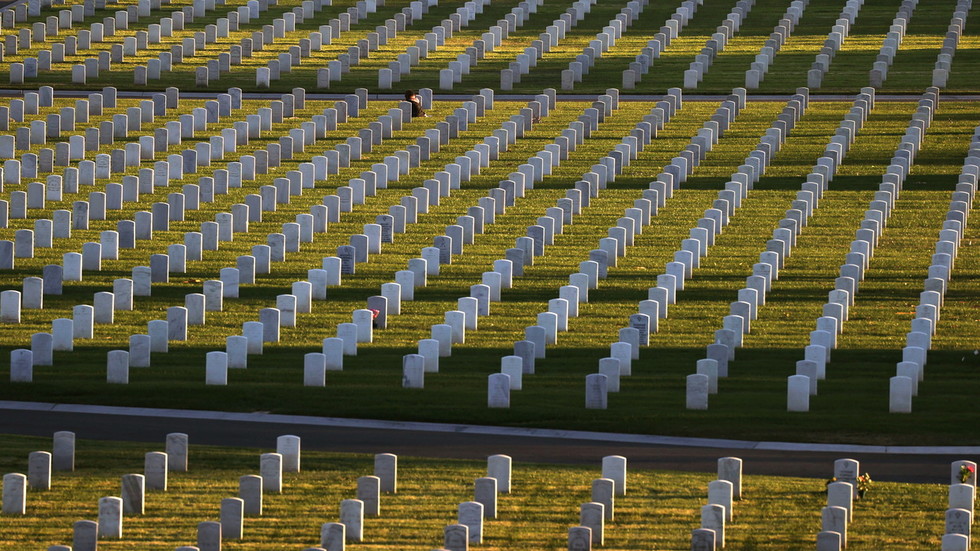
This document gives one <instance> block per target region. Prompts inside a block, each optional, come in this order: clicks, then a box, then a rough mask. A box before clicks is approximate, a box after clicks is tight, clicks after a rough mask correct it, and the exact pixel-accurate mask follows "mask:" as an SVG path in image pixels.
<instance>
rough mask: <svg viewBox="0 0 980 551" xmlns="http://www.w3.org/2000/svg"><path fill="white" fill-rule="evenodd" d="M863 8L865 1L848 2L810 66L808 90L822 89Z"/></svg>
mask: <svg viewBox="0 0 980 551" xmlns="http://www.w3.org/2000/svg"><path fill="white" fill-rule="evenodd" d="M863 6H864V0H847V4H845V5H844V9H842V10H841V12H840V14H839V16H838V19H837V22H836V23H835V24H834V26H833V27H832V28H831V30H830V33H829V34H828V35H827V38H826V39H825V40H824V42H823V46H821V47H820V53H818V54H817V57H816V60H815V61H814V62H813V64H812V65H811V66H810V70H809V71H807V84H806V85H807V87H808V88H820V85H821V84H822V83H823V77H824V75H826V74H827V72H828V71H830V64H831V62H833V60H834V56H836V55H837V52H838V51H840V49H841V47H842V46H843V45H844V40H846V39H847V36H848V34H849V32H850V29H851V26H852V25H854V21H855V20H856V19H857V17H858V14H859V13H860V12H861V8H862V7H863Z"/></svg>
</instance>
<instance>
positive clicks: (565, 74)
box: [511, 0, 697, 90]
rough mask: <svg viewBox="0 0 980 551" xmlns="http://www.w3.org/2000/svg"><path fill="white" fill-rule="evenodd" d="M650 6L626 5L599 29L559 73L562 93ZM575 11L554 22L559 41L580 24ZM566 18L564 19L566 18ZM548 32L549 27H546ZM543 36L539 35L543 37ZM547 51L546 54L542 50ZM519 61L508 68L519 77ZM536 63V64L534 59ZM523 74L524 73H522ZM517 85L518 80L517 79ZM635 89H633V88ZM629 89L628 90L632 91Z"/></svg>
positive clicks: (642, 2) (643, 1) (643, 0)
mask: <svg viewBox="0 0 980 551" xmlns="http://www.w3.org/2000/svg"><path fill="white" fill-rule="evenodd" d="M684 4H690V5H691V6H692V12H693V10H695V9H697V8H696V6H697V3H696V2H685V3H684ZM647 5H649V0H640V1H632V2H628V3H627V5H626V6H624V7H623V8H622V9H620V11H619V13H618V14H616V17H615V18H613V19H610V20H609V22H608V24H607V25H606V26H605V27H603V28H602V30H601V31H600V32H599V33H597V34H596V35H595V38H594V39H593V40H590V41H589V43H588V45H587V46H585V48H583V49H582V53H581V54H578V55H576V56H575V60H574V61H570V62H569V63H568V69H564V70H562V72H561V87H562V90H572V89H574V88H575V83H576V82H582V78H583V76H584V75H587V74H589V72H590V70H591V69H592V67H594V66H595V63H596V60H597V59H598V58H600V57H602V54H604V53H606V52H608V51H609V50H610V49H611V48H612V47H613V46H615V45H616V41H617V40H618V39H620V38H622V37H623V33H624V32H625V31H626V29H628V28H629V27H630V26H632V24H633V22H634V21H636V19H637V18H639V16H640V15H641V14H642V12H643V9H644V8H645V7H646V6H647ZM572 10H576V8H575V7H574V6H573V7H572V8H569V12H566V14H565V15H563V16H562V20H556V21H555V22H554V23H555V24H554V25H553V26H554V27H555V28H556V29H557V30H558V39H562V38H565V34H566V33H567V32H568V31H570V30H571V27H572V26H574V25H575V23H577V22H578V21H580V20H581V18H579V17H578V16H577V13H576V12H572ZM566 15H567V16H568V18H567V19H566V17H565V16H566ZM549 28H550V27H549ZM543 36H544V35H542V37H543ZM557 43H558V40H557V39H556V40H554V45H557ZM545 51H547V50H545ZM521 61H522V60H521V58H520V56H518V63H517V64H516V66H515V64H513V63H512V64H511V70H512V71H514V70H515V69H516V72H515V74H516V75H517V76H518V77H519V76H520V75H521V74H523V73H522V70H523V69H524V67H523V66H522V65H523V64H522V63H521ZM534 62H535V63H537V60H536V59H534ZM524 72H526V71H524ZM518 81H520V78H518ZM634 86H635V85H634ZM632 87H633V86H631V87H630V88H632Z"/></svg>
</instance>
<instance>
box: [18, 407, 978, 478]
mask: <svg viewBox="0 0 980 551" xmlns="http://www.w3.org/2000/svg"><path fill="white" fill-rule="evenodd" d="M58 430H71V431H74V432H75V433H76V434H77V436H78V437H79V438H83V439H93V440H117V441H133V442H159V443H162V442H163V441H164V437H165V435H166V434H167V433H168V432H185V433H187V434H188V435H190V439H191V443H192V444H208V445H218V446H240V447H258V448H266V449H268V448H272V447H274V446H275V438H276V436H278V435H281V434H296V435H299V436H301V437H302V438H303V448H304V449H307V450H323V451H335V452H354V453H381V452H391V453H397V454H400V455H406V456H417V457H446V458H458V459H483V458H485V457H486V456H487V455H492V454H495V453H505V454H508V455H511V456H512V457H514V460H515V461H523V462H540V463H565V464H587V465H599V464H600V460H601V458H602V456H605V455H611V454H618V455H623V456H626V457H627V458H628V459H629V464H630V468H633V469H666V470H681V471H695V472H712V471H714V470H715V469H716V461H717V459H718V458H719V457H725V456H737V457H741V458H742V459H744V460H745V473H746V474H762V475H777V476H804V477H814V478H825V477H829V476H830V474H831V473H832V470H833V461H834V460H835V459H839V458H841V457H850V458H853V459H857V460H859V461H861V469H862V471H867V472H869V473H871V475H872V477H873V478H874V479H876V480H890V481H904V482H929V483H946V484H948V483H949V463H950V462H951V461H954V460H957V459H974V460H975V459H977V457H978V456H980V447H977V446H971V447H966V446H962V447H958V446H953V447H918V446H854V445H839V444H805V443H786V442H750V441H744V440H716V439H706V438H683V437H672V436H653V435H636V434H620V433H602V432H584V431H564V430H551V429H527V428H515V427H494V426H478V425H456V424H439V423H417V422H400V421H381V420H366V419H343V418H334V417H313V416H300V415H277V414H270V413H265V412H253V413H235V412H217V411H196V410H176V409H154V408H126V407H112V406H96V405H76V404H51V403H41V402H13V401H0V433H6V434H21V435H34V436H50V435H51V434H52V433H54V432H55V431H58Z"/></svg>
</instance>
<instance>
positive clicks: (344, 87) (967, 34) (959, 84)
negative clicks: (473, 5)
mask: <svg viewBox="0 0 980 551" xmlns="http://www.w3.org/2000/svg"><path fill="white" fill-rule="evenodd" d="M133 4H135V1H133V0H126V1H123V2H120V3H118V4H114V5H113V6H111V8H110V9H106V10H99V11H98V12H97V13H96V15H95V16H93V17H90V18H87V19H86V20H85V21H84V22H82V23H76V24H75V26H74V28H73V29H62V30H61V31H60V34H59V36H57V37H50V38H48V42H47V43H33V44H31V47H30V48H26V49H21V50H20V51H19V52H18V53H17V54H16V55H8V56H7V57H6V58H5V60H6V61H8V62H22V61H23V59H24V58H26V57H33V56H37V53H38V51H40V50H41V49H45V48H50V44H51V43H52V42H54V41H61V42H63V41H64V39H65V37H66V36H71V35H76V34H77V32H78V30H79V29H82V28H88V27H89V26H90V25H91V23H93V22H97V21H101V20H102V18H104V17H109V16H112V15H114V14H115V11H116V10H118V9H120V8H122V7H125V6H126V5H133ZM244 4H245V2H244V0H230V1H229V2H227V3H226V4H225V5H224V6H218V8H217V9H216V10H215V11H213V12H208V13H207V14H206V15H205V16H203V17H198V18H195V20H194V21H193V22H189V23H187V24H186V26H185V28H184V30H181V31H174V34H173V36H172V37H169V38H167V37H165V38H164V40H163V42H161V43H159V44H149V45H148V47H147V48H146V49H144V50H140V51H139V52H137V54H136V55H133V56H127V57H126V59H124V60H123V61H121V62H114V63H113V64H112V66H111V68H110V70H109V71H101V72H100V75H99V77H98V78H90V79H89V80H88V81H87V82H86V83H85V84H70V82H71V78H70V74H71V67H72V66H73V65H75V64H80V63H83V62H84V60H85V59H86V58H91V57H98V54H99V52H108V51H110V50H111V48H112V46H113V45H114V44H121V43H122V41H123V39H124V38H125V37H127V36H135V33H136V32H137V31H139V30H145V28H146V26H147V25H148V24H150V23H156V22H158V20H159V18H161V17H165V16H169V14H170V12H171V11H175V10H179V9H180V8H181V7H182V6H186V5H190V2H189V1H187V0H174V2H172V3H171V4H169V5H167V6H164V7H163V9H161V10H159V11H155V12H153V13H152V14H151V16H149V17H143V18H141V19H140V21H138V22H131V23H130V26H129V29H128V30H119V31H117V33H116V35H115V36H112V37H106V39H105V41H104V42H101V43H96V44H93V45H92V46H93V47H92V49H90V50H84V51H79V52H78V53H77V55H74V56H68V57H66V59H65V61H64V62H61V63H55V64H53V66H52V70H51V71H42V72H40V73H39V75H38V77H37V78H35V79H28V81H27V82H26V83H25V84H24V85H14V86H15V87H18V88H24V89H31V88H36V87H38V86H42V85H52V86H56V87H59V88H61V87H71V88H73V89H98V88H101V87H103V86H106V85H113V86H117V87H120V88H122V89H136V88H137V87H136V86H135V85H134V83H133V72H134V70H135V67H137V66H141V65H143V66H145V65H146V63H147V61H148V60H149V59H151V58H155V57H157V56H158V55H159V54H160V53H161V52H164V51H170V46H171V45H174V44H180V43H181V40H182V39H184V38H191V37H193V36H194V33H195V32H202V31H204V29H205V27H206V26H207V25H213V24H215V23H216V21H217V19H219V18H222V17H225V15H226V13H227V12H229V11H233V10H234V9H236V8H237V7H238V6H240V5H244ZM300 4H301V1H300V0H282V1H281V2H279V3H278V5H275V6H271V7H270V8H269V10H268V11H266V12H264V13H263V15H262V18H260V19H259V20H253V21H251V22H249V23H248V24H243V25H241V26H240V28H239V30H238V31H233V32H231V33H229V35H228V36H227V37H224V38H219V39H218V40H217V41H216V42H215V43H212V44H208V45H207V47H206V48H205V49H204V50H199V51H198V52H197V55H196V56H195V57H187V58H185V60H184V62H183V63H181V64H177V65H175V68H174V70H173V71H172V72H169V73H166V74H164V77H163V79H162V80H155V81H150V82H149V85H150V86H151V87H160V88H162V87H165V86H177V87H179V88H181V89H182V90H195V89H196V90H210V91H222V90H225V89H227V88H229V87H232V86H240V87H242V88H245V89H254V88H255V86H256V82H255V69H256V68H258V67H266V66H267V65H268V62H269V61H270V60H273V59H277V57H278V55H279V54H280V53H286V52H288V50H289V47H290V46H296V45H298V44H299V41H300V40H301V39H304V38H307V37H308V36H309V33H310V32H314V31H317V30H319V27H320V26H321V25H324V24H327V23H328V22H329V21H330V19H332V18H336V17H337V16H338V14H340V13H342V12H345V11H346V10H347V8H349V7H351V6H353V5H354V4H355V2H354V0H337V1H336V2H334V3H333V5H331V6H325V7H324V8H323V9H322V10H321V11H320V12H318V13H317V14H316V16H315V17H313V18H309V19H307V20H306V21H304V22H303V23H300V24H298V25H297V26H296V30H295V31H291V32H288V33H286V35H285V36H284V37H282V38H277V39H276V40H275V42H274V43H272V44H270V45H266V46H265V48H264V49H263V50H261V51H255V52H254V54H253V56H252V57H251V58H245V59H243V62H242V64H241V65H235V66H232V69H231V71H230V72H227V73H223V74H222V75H221V77H220V79H215V78H214V77H213V75H212V81H211V83H210V85H209V86H207V87H198V86H196V83H195V69H196V68H197V67H200V66H205V65H207V61H208V60H209V59H217V58H218V55H219V54H220V53H225V52H228V51H229V49H230V47H231V46H233V45H237V44H239V43H240V41H241V40H242V39H243V38H250V37H251V36H252V33H253V32H257V31H261V30H262V27H263V25H269V24H271V21H272V20H273V19H275V18H278V17H281V16H282V14H283V13H286V12H289V11H291V10H292V9H293V8H294V7H296V6H299V5H300ZM463 4H464V2H463V1H462V0H449V1H443V2H441V3H440V4H439V5H438V6H433V7H431V8H430V9H429V11H428V12H427V13H426V14H425V15H424V16H423V18H422V19H420V20H418V21H416V22H415V23H414V24H412V25H410V26H409V27H408V28H406V29H405V30H404V31H400V32H399V33H398V35H397V36H396V37H394V38H393V39H391V40H390V41H388V43H387V44H385V45H381V46H379V48H378V49H377V50H376V51H373V52H371V53H370V55H369V56H368V58H366V59H362V60H361V62H360V64H359V65H357V66H355V67H352V68H351V71H350V72H349V73H347V74H345V75H344V76H343V79H342V80H341V81H340V82H333V83H331V85H330V88H328V89H320V90H319V91H321V92H331V93H336V92H349V91H350V90H353V89H354V88H359V87H364V88H367V89H369V90H371V91H378V92H384V91H385V90H379V89H378V86H379V84H378V69H381V68H387V67H388V63H389V62H391V61H395V60H396V59H397V56H398V55H399V54H402V53H405V51H406V48H407V47H408V46H413V45H415V41H416V40H417V39H421V38H423V36H424V34H425V33H427V32H430V31H431V29H432V28H433V26H436V25H440V24H441V23H442V21H443V20H445V19H447V18H448V17H449V16H450V14H452V13H454V12H455V11H456V10H457V8H459V7H460V6H462V5H463ZM517 4H518V2H517V1H516V0H509V1H502V2H494V3H492V4H490V5H488V6H486V7H485V8H484V10H483V12H482V13H481V14H479V15H477V16H476V18H475V19H474V20H473V21H471V22H470V23H469V25H467V26H466V27H464V28H462V29H460V30H459V31H456V32H455V33H453V36H452V37H448V38H447V39H446V43H445V44H444V45H443V46H440V47H439V49H438V50H436V51H435V52H431V53H430V54H429V56H428V57H427V58H426V59H423V60H421V62H420V63H419V64H418V65H416V66H415V67H413V68H412V71H411V73H410V74H408V75H403V76H402V78H401V82H398V83H395V84H394V85H393V89H392V91H394V92H397V91H399V90H402V89H405V88H413V89H415V88H423V87H431V88H437V87H438V84H439V70H440V69H445V68H448V66H449V62H450V61H454V60H456V58H457V55H458V54H461V53H464V52H465V50H466V48H467V47H469V46H472V44H473V41H474V40H476V39H479V38H481V37H482V35H483V33H485V32H487V31H488V29H489V28H490V27H491V26H494V25H496V24H497V21H499V20H500V19H503V18H504V16H505V15H506V14H508V13H510V11H511V10H512V9H513V8H514V7H515V6H517ZM408 5H409V2H408V1H407V0H389V1H388V2H386V3H385V5H384V6H379V7H378V9H377V12H375V13H371V14H368V16H367V17H366V18H365V19H362V20H361V21H359V22H358V23H356V24H353V25H352V26H351V30H350V31H347V32H344V33H343V34H342V36H340V37H339V38H335V39H334V40H333V41H332V42H331V44H328V45H324V46H323V47H322V49H321V50H319V51H314V52H312V53H311V55H310V57H307V58H304V59H303V60H302V63H301V64H300V65H299V66H297V67H293V69H292V70H291V71H290V72H283V74H282V76H281V78H280V80H278V81H273V82H272V86H271V88H270V90H271V91H289V90H291V89H292V88H294V87H305V88H307V89H308V90H310V91H313V90H315V89H316V82H317V77H316V72H317V69H319V68H322V67H326V66H327V64H328V62H329V61H330V60H334V59H337V56H338V55H340V54H342V53H346V52H347V49H348V48H349V47H351V46H356V45H357V41H358V40H360V39H363V38H365V37H366V36H367V33H369V32H374V31H375V28H376V27H377V26H379V25H384V24H385V21H386V20H388V19H391V18H393V17H394V14H396V13H399V12H400V11H401V9H402V8H404V7H406V6H408ZM789 5H790V2H789V1H787V0H759V1H758V2H757V3H756V5H755V7H754V8H753V10H752V11H751V12H750V13H749V14H748V16H747V17H746V18H745V19H744V20H743V23H742V25H741V28H740V31H739V32H738V33H737V34H736V35H735V36H734V37H733V38H732V40H730V41H729V44H728V45H727V47H726V49H725V50H724V51H722V52H720V53H719V54H718V55H717V57H716V58H715V60H714V62H713V63H712V66H711V68H710V70H709V71H708V73H707V74H706V75H705V79H704V82H703V83H701V85H699V87H698V89H697V91H698V92H699V93H709V94H717V93H726V92H727V91H728V90H730V89H731V88H732V87H733V86H741V85H743V84H744V82H745V71H746V70H748V69H750V68H751V63H752V61H754V60H755V55H756V54H758V53H759V51H760V49H761V48H762V46H763V45H764V43H765V40H766V39H768V38H769V36H770V34H771V33H772V32H773V28H774V26H775V25H776V24H778V22H779V20H780V18H781V17H782V15H783V14H784V13H785V12H786V9H787V8H788V7H789ZM899 5H900V3H899V2H896V1H895V0H868V1H867V2H865V4H864V6H863V7H862V9H861V11H860V13H859V15H858V18H857V20H856V21H855V24H854V25H853V26H852V27H851V29H850V34H849V37H848V38H847V40H846V41H845V43H844V45H843V47H842V48H841V50H840V51H839V52H838V54H837V55H836V56H835V59H834V60H833V63H832V65H831V70H830V72H829V73H828V74H827V75H826V76H825V78H824V81H823V85H822V87H821V88H820V89H819V91H820V92H822V93H855V92H856V91H857V90H859V89H860V88H861V87H862V86H866V85H867V84H868V74H869V71H870V70H871V68H872V63H873V62H874V61H875V59H876V56H877V54H878V51H879V49H880V47H881V45H882V41H883V40H884V38H885V35H886V34H887V32H888V30H889V26H890V25H891V23H892V20H893V18H894V17H895V15H896V12H897V10H898V8H899ZM570 6H571V2H567V1H562V2H546V3H545V4H543V5H542V6H539V7H538V8H537V11H536V12H535V13H533V14H531V15H530V16H529V18H528V20H527V22H526V23H525V24H524V25H523V26H521V27H520V28H518V29H516V30H515V31H514V32H512V33H510V35H509V36H508V37H507V38H505V39H504V40H503V41H502V44H501V45H500V46H499V47H498V48H496V49H494V50H493V51H489V52H487V53H486V56H485V58H484V59H482V60H480V62H479V64H478V65H477V66H476V67H474V68H473V69H472V70H471V72H470V74H468V75H464V77H463V81H462V82H461V83H459V84H456V85H455V87H454V90H453V92H454V93H473V92H475V91H477V90H479V89H480V88H495V89H496V88H499V87H500V71H501V70H502V69H507V68H508V67H509V63H511V62H514V61H516V57H517V55H518V54H522V53H524V50H525V48H528V47H529V46H531V43H532V41H534V40H538V39H539V35H540V34H541V33H543V32H545V29H546V27H547V26H549V25H551V24H552V22H553V21H555V20H556V19H559V18H560V16H561V15H562V14H563V13H564V12H565V11H566V10H567V9H568V8H569V7H570ZM625 6H626V2H599V3H597V4H595V5H593V6H592V9H591V12H590V13H589V14H588V15H587V16H586V17H585V18H584V19H583V20H582V21H579V22H577V24H576V25H575V26H574V27H573V28H572V29H571V30H569V32H568V33H567V34H566V36H565V38H564V39H562V40H561V41H560V42H559V44H557V45H556V46H555V47H553V48H552V49H551V50H550V51H549V52H546V53H545V54H544V55H543V56H542V58H541V59H539V60H538V62H537V65H536V67H534V68H532V69H531V71H530V73H529V74H527V75H523V77H522V79H521V82H519V83H516V84H515V85H514V89H513V91H514V92H515V93H524V94H528V93H537V92H538V91H540V90H541V89H542V88H545V87H555V88H559V87H560V79H559V75H560V71H561V70H563V69H567V68H568V64H569V62H571V61H575V56H576V55H579V54H582V53H583V49H584V48H585V47H587V46H588V45H589V41H590V40H593V39H595V36H596V34H597V33H599V32H601V31H602V29H603V28H604V27H605V26H607V25H608V22H609V21H610V20H611V19H614V18H615V17H616V15H617V14H618V13H620V10H621V9H622V8H623V7H625ZM843 6H844V3H843V2H816V3H813V4H811V5H809V6H808V7H807V9H806V11H805V12H804V14H803V17H802V19H801V20H800V23H799V24H798V25H797V26H796V28H795V30H794V32H793V33H792V35H791V37H790V38H789V39H788V40H787V42H786V44H785V45H784V46H783V47H782V48H781V49H780V51H779V52H778V54H777V55H776V58H775V60H774V62H773V64H772V66H771V67H770V70H769V72H768V74H767V75H766V78H765V80H764V81H763V83H762V84H761V86H760V88H759V92H761V93H792V92H793V90H795V89H796V88H797V87H799V86H805V85H806V83H807V73H806V72H807V70H808V69H810V67H811V64H812V63H813V62H814V60H815V57H816V55H817V54H818V53H819V51H820V48H821V47H822V46H823V43H824V40H825V39H826V38H827V35H828V33H830V32H831V29H832V27H833V25H834V24H835V22H836V21H837V19H838V17H839V15H840V12H841V9H842V8H843ZM955 6H956V3H955V1H954V0H935V1H933V2H930V3H929V5H928V6H925V5H922V6H919V8H918V9H917V10H916V11H915V12H914V14H913V16H912V18H911V21H910V22H909V27H908V32H907V35H906V37H905V39H904V41H903V43H902V46H901V48H900V49H899V52H898V54H897V55H896V57H895V61H894V65H893V66H892V68H891V70H890V72H889V78H888V80H887V81H886V82H885V84H884V87H883V91H887V92H890V93H919V92H920V91H921V90H922V88H923V87H925V86H927V85H929V84H931V81H932V69H933V66H934V64H935V62H936V58H937V55H938V54H939V49H940V47H941V46H942V40H943V38H944V36H945V32H946V27H947V25H948V24H949V22H950V19H951V18H952V15H953V11H954V9H955ZM63 7H64V6H55V7H52V8H48V9H45V10H43V11H42V16H41V17H33V18H29V19H28V21H26V22H24V23H19V24H18V27H17V28H18V29H20V28H30V26H31V24H33V23H34V22H37V21H44V18H45V17H47V16H49V15H57V10H58V9H62V8H63ZM676 7H677V4H676V3H674V2H666V3H662V2H655V3H651V4H650V5H648V6H646V7H645V8H644V11H643V13H641V14H640V15H639V16H638V18H637V19H636V21H635V22H634V24H633V25H631V26H630V27H629V28H628V29H626V30H625V32H624V33H623V36H622V37H621V38H619V39H618V40H617V41H616V44H615V45H614V46H612V47H611V48H610V49H609V51H607V52H605V53H604V54H603V55H602V57H601V58H598V59H597V60H596V63H595V66H594V67H593V68H592V69H591V70H590V73H589V74H588V75H586V76H585V77H584V79H583V82H580V83H576V85H575V88H574V90H572V91H571V92H573V93H585V94H594V93H601V92H602V91H604V90H605V89H607V88H609V87H611V86H620V85H621V83H622V72H623V71H624V70H625V69H628V68H629V63H630V62H632V61H634V60H635V58H636V56H637V55H638V54H640V53H642V50H643V48H645V47H646V46H647V43H648V42H649V41H650V40H651V39H652V38H653V37H654V35H655V34H656V33H657V32H658V31H659V30H660V28H661V26H663V25H664V23H665V21H666V20H667V19H668V18H669V17H670V16H671V15H672V14H673V13H674V10H675V9H676ZM733 7H734V3H733V2H731V1H729V0H706V1H705V2H704V4H703V5H702V6H700V7H699V8H698V11H697V13H696V14H695V16H694V18H693V19H692V20H691V21H690V22H689V23H688V25H687V26H686V27H685V28H684V29H683V30H682V32H681V34H680V36H679V37H678V38H677V39H676V40H674V41H672V42H671V44H670V45H669V47H667V48H666V50H665V51H664V53H663V54H662V55H661V57H660V58H658V59H656V60H654V63H653V66H652V68H651V69H650V72H649V73H648V74H647V75H644V76H643V79H642V81H641V82H640V83H639V84H638V85H637V87H636V89H635V91H633V92H634V93H640V94H650V93H663V92H664V91H665V90H666V89H667V88H670V87H672V86H681V85H682V83H683V71H684V70H685V69H687V68H689V64H690V63H691V62H693V61H694V60H695V55H697V54H699V53H701V49H702V48H703V47H704V46H705V42H706V41H707V40H708V39H709V38H711V35H712V33H714V32H716V30H717V28H718V27H719V26H720V25H721V24H722V22H723V21H724V20H725V18H726V17H727V14H728V13H729V12H730V11H731V10H732V9H733ZM10 32H11V34H15V32H14V31H13V30H12V31H10ZM978 33H980V31H978V30H977V29H976V28H975V26H972V25H967V26H966V29H965V30H964V33H963V35H962V37H961V40H960V43H959V45H958V48H957V55H956V57H955V60H954V63H953V66H952V67H953V72H952V74H951V76H950V79H949V82H948V86H947V88H946V89H947V90H948V91H950V92H956V93H973V92H975V91H976V83H975V79H973V78H972V75H974V74H975V73H976V69H977V63H980V62H978V61H977V59H980V56H977V55H976V54H977V51H978V49H980V35H978ZM8 75H9V69H8V68H6V67H3V68H0V82H9V78H8ZM139 88H140V89H142V88H143V87H139Z"/></svg>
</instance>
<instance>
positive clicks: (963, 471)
mask: <svg viewBox="0 0 980 551" xmlns="http://www.w3.org/2000/svg"><path fill="white" fill-rule="evenodd" d="M976 470H977V468H976V467H974V466H973V465H960V483H961V484H966V483H967V481H969V480H970V479H971V478H973V475H974V473H975V472H976Z"/></svg>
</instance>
